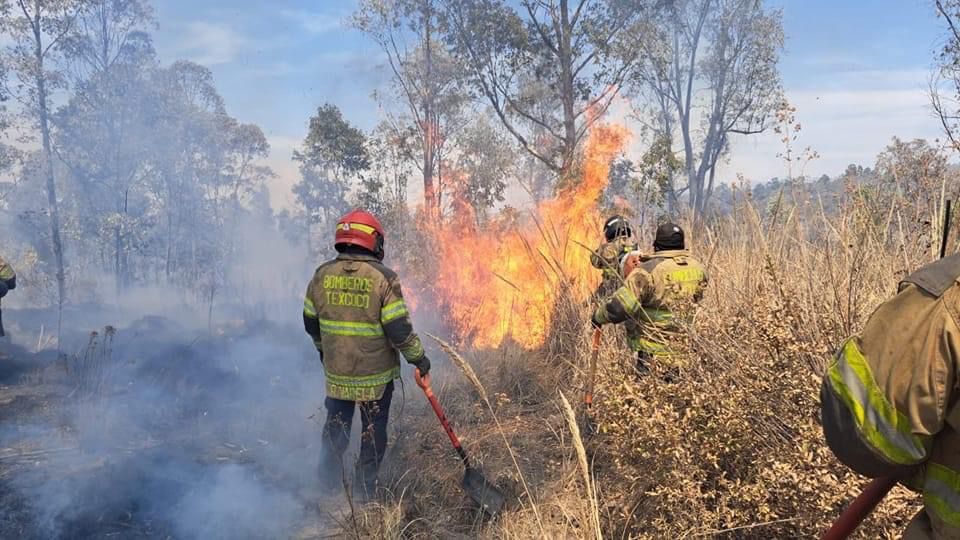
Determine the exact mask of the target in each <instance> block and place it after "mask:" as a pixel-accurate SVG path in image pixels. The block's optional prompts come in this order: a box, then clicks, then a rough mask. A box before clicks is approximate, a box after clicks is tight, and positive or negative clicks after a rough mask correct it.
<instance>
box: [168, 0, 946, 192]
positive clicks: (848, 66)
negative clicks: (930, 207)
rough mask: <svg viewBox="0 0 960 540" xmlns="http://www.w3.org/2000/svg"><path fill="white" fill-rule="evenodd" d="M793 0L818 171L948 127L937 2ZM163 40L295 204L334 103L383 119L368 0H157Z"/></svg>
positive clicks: (746, 155)
mask: <svg viewBox="0 0 960 540" xmlns="http://www.w3.org/2000/svg"><path fill="white" fill-rule="evenodd" d="M767 4H768V5H769V6H771V7H775V8H779V9H782V11H783V23H784V31H785V33H786V36H787V43H786V48H785V50H784V52H783V55H782V57H781V62H780V69H781V74H782V77H783V82H784V88H785V91H786V95H787V98H788V99H789V100H790V102H791V103H792V104H793V105H794V106H796V107H797V112H796V117H797V120H798V121H799V122H800V123H801V126H802V129H801V132H800V134H799V140H798V141H797V143H796V146H797V147H798V148H803V147H807V146H809V147H810V148H811V149H813V150H815V151H816V152H817V153H818V154H819V157H818V158H817V159H815V160H813V161H811V162H809V163H808V164H807V165H806V168H805V169H804V171H803V172H804V173H805V174H807V175H808V176H814V177H816V176H819V175H821V174H829V175H834V174H838V173H840V172H842V171H843V169H844V168H846V165H848V164H850V163H859V164H864V165H872V164H873V162H874V161H875V158H876V155H877V154H878V153H879V152H881V151H882V150H883V148H884V147H885V146H886V145H887V144H889V142H890V140H891V139H892V137H894V136H898V137H900V138H902V139H913V138H929V139H934V138H937V137H941V132H940V128H939V124H938V122H937V120H936V118H935V117H934V116H933V113H932V110H931V108H930V105H929V98H928V97H927V90H926V88H927V83H928V80H929V77H930V73H931V69H932V65H933V60H934V55H935V52H936V50H937V49H938V48H939V46H940V44H941V43H942V40H943V38H944V27H943V22H942V21H940V20H938V19H937V17H936V15H935V12H934V10H933V7H932V6H933V2H932V0H869V1H868V0H843V1H837V0H767ZM154 5H155V8H156V19H157V23H158V28H157V30H156V32H155V40H156V46H157V50H158V52H159V54H160V57H161V59H162V60H163V61H165V62H172V61H173V60H176V59H188V60H193V61H195V62H198V63H201V64H203V65H206V66H207V67H209V68H210V69H211V70H212V71H213V74H214V77H215V79H216V82H217V87H218V89H219V90H220V92H221V94H222V95H223V97H224V99H225V101H226V105H227V110H228V112H229V113H230V114H231V115H232V116H234V117H236V118H238V119H239V120H240V121H242V122H252V123H255V124H257V125H259V126H260V127H261V128H262V129H263V131H264V133H265V134H266V136H267V139H268V141H269V142H270V145H271V155H270V157H269V159H268V164H269V165H270V166H271V167H273V169H274V171H276V172H277V174H278V178H277V179H276V180H274V181H273V182H272V183H271V185H270V188H271V189H270V191H271V200H272V203H273V205H274V206H275V207H285V206H289V205H290V204H291V202H292V199H293V198H292V195H291V194H290V192H289V190H290V186H291V185H292V184H293V183H294V182H295V181H296V179H297V170H296V167H295V165H294V164H293V163H292V162H291V160H290V156H291V153H292V152H293V150H294V149H295V148H296V147H297V146H298V145H299V143H300V141H302V140H303V137H304V136H305V135H306V130H307V121H308V119H309V117H310V116H311V115H312V114H313V113H314V112H315V111H316V109H317V107H318V106H320V105H322V104H323V103H325V102H329V103H333V104H335V105H337V106H338V107H340V109H341V110H342V111H343V113H344V116H345V117H346V118H347V120H349V121H350V122H352V123H354V124H355V125H358V126H359V127H361V128H363V129H366V130H369V129H371V128H373V127H374V126H375V125H376V123H377V122H378V120H379V119H380V118H381V117H382V111H380V109H379V107H378V105H377V102H376V100H375V99H374V98H373V97H372V94H373V92H374V91H375V90H378V89H383V88H385V87H386V85H387V84H388V82H389V75H388V71H389V68H388V67H387V66H385V64H384V62H385V58H384V56H383V54H382V53H381V52H380V51H379V49H378V48H377V46H376V44H375V43H373V42H372V41H371V40H369V39H368V38H366V37H364V36H363V35H362V34H361V33H359V32H357V31H355V30H351V29H349V28H348V27H347V26H346V20H347V18H348V17H349V16H350V14H351V13H352V12H353V10H354V9H355V7H356V0H319V1H317V0H314V1H305V0H272V1H271V2H256V1H251V0H204V1H203V2H199V1H197V0H192V1H189V0H156V1H155V4H154ZM782 149H783V145H782V144H781V143H780V142H779V141H778V138H777V136H776V135H774V134H772V133H765V134H761V135H757V136H750V137H739V138H737V139H735V140H734V142H733V144H732V152H731V153H730V156H729V158H728V159H727V160H726V161H725V162H724V163H723V165H722V167H721V168H720V170H719V173H720V174H719V176H718V178H719V179H721V180H723V181H734V180H735V179H736V177H737V175H738V174H742V175H743V176H744V177H746V178H747V179H749V180H751V181H765V180H767V179H769V178H772V177H775V176H780V177H782V176H785V175H786V168H785V165H784V163H783V161H782V160H781V159H780V158H779V157H777V154H778V153H779V152H781V151H782Z"/></svg>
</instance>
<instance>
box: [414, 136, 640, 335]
mask: <svg viewBox="0 0 960 540" xmlns="http://www.w3.org/2000/svg"><path fill="white" fill-rule="evenodd" d="M627 137H628V132H627V130H626V129H625V128H623V127H619V126H611V125H597V126H595V127H594V128H593V129H592V131H591V133H590V136H589V139H588V141H587V144H586V150H585V155H584V164H583V173H584V178H583V180H582V181H581V182H579V183H578V184H576V185H575V186H573V187H570V188H568V189H565V190H563V191H561V192H560V193H558V194H557V196H556V197H554V198H552V199H549V200H546V201H544V202H542V203H541V204H540V205H539V206H538V207H537V208H536V209H535V210H533V211H532V212H531V215H530V216H529V218H527V217H525V216H524V217H520V216H517V215H516V214H513V215H510V214H501V215H500V216H498V217H497V218H495V219H494V220H493V222H492V223H490V224H489V226H487V227H486V228H485V229H484V230H482V231H480V230H477V227H476V225H475V221H474V216H473V214H472V212H470V210H469V206H468V205H465V204H458V202H457V201H456V200H455V201H454V203H453V204H454V211H453V213H452V214H453V215H452V216H451V217H450V218H448V219H447V220H445V221H444V222H443V223H441V224H439V225H438V226H433V227H427V233H428V234H429V235H430V237H431V239H432V241H433V243H434V245H435V246H436V249H437V250H438V251H439V253H438V254H437V255H438V256H437V261H438V268H437V276H436V282H435V284H434V291H433V292H434V294H435V295H437V296H438V297H439V300H440V301H441V302H442V304H443V310H444V312H445V313H446V314H448V317H449V318H448V319H447V322H448V323H449V324H450V325H451V326H453V328H454V330H455V332H456V333H457V337H458V338H460V339H461V340H463V341H465V342H468V343H470V344H471V345H473V346H474V347H477V348H487V347H497V346H498V345H500V344H501V343H502V342H503V341H504V340H505V339H507V338H508V337H510V338H512V339H513V340H514V341H516V342H517V343H518V344H520V345H521V346H523V347H525V348H528V349H533V348H536V347H538V346H540V345H542V344H543V343H544V341H545V340H546V338H547V334H548V331H549V329H550V324H551V321H552V319H553V316H554V309H555V307H556V305H557V302H558V300H559V299H560V296H561V295H572V298H571V299H572V300H573V301H575V302H582V301H584V300H586V299H587V298H588V297H589V295H590V294H591V292H592V291H593V290H594V289H595V287H596V285H597V283H598V282H599V279H600V275H599V272H598V271H597V270H596V269H595V268H593V267H592V266H591V265H590V251H589V249H592V248H595V247H596V245H595V244H596V242H597V240H598V233H599V227H600V223H601V218H602V216H601V214H600V210H599V208H598V205H597V201H598V199H599V198H600V196H601V194H602V193H603V190H604V188H605V187H606V185H607V175H608V172H609V169H610V162H611V160H612V159H613V158H614V156H615V155H616V154H617V153H618V152H620V150H621V149H622V148H623V147H624V145H625V143H626V140H627ZM453 180H454V181H456V178H454V179H453ZM455 199H456V198H455Z"/></svg>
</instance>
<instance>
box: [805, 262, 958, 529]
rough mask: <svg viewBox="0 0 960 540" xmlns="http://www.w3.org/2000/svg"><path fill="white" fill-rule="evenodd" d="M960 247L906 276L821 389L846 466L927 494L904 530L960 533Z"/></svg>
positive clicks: (824, 412) (845, 346)
mask: <svg viewBox="0 0 960 540" xmlns="http://www.w3.org/2000/svg"><path fill="white" fill-rule="evenodd" d="M958 279H960V255H953V256H951V257H947V258H945V259H941V260H940V261H937V262H935V263H932V264H930V265H928V266H926V267H924V268H921V269H920V270H918V271H917V272H915V273H914V274H911V275H910V276H908V277H907V278H906V279H904V280H903V281H902V282H901V283H900V286H899V288H898V289H899V290H898V293H897V295H896V296H894V297H893V298H890V299H889V300H887V301H886V302H884V303H883V304H881V305H880V307H878V308H877V310H876V311H874V312H873V315H871V316H870V318H869V319H868V320H867V324H866V326H865V328H864V329H863V331H862V332H861V333H860V334H859V335H857V336H853V337H851V338H848V339H847V340H846V341H844V342H843V343H842V344H841V345H840V348H839V351H838V352H837V354H836V357H835V358H834V361H833V362H832V364H831V365H830V366H829V368H828V369H827V372H826V374H825V375H824V378H823V384H822V386H821V390H820V401H821V404H820V408H821V409H820V412H821V416H822V422H823V432H824V436H825V438H826V440H827V444H828V445H829V446H830V449H831V450H832V451H833V453H834V454H835V455H836V456H837V458H838V459H839V460H840V461H841V462H843V463H844V464H845V465H846V466H848V467H850V468H851V469H853V470H854V471H856V472H858V473H860V474H862V475H865V476H868V477H873V478H876V477H893V478H900V479H902V480H903V481H904V483H906V484H907V485H908V487H911V488H913V489H916V490H920V491H922V492H923V502H924V507H923V510H921V511H920V513H919V514H917V515H916V516H915V517H914V518H913V520H912V521H911V522H910V524H909V525H908V526H907V529H906V531H904V536H903V537H904V538H907V539H911V540H912V539H927V538H960V390H958V384H960V378H958V373H957V372H958V361H960V358H958V355H960V282H958Z"/></svg>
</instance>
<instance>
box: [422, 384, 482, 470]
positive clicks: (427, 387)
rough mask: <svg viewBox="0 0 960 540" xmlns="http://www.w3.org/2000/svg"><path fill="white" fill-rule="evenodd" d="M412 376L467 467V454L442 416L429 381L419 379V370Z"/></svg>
mask: <svg viewBox="0 0 960 540" xmlns="http://www.w3.org/2000/svg"><path fill="white" fill-rule="evenodd" d="M413 376H414V378H415V379H416V380H417V386H419V387H420V389H421V390H423V393H424V395H426V396H427V400H428V401H430V406H431V407H432V408H433V412H434V413H436V415H437V419H439V420H440V424H441V425H442V426H443V430H444V431H446V432H447V437H450V442H451V443H452V444H453V448H454V449H455V450H456V451H457V454H460V459H462V460H463V463H464V464H465V465H467V466H469V463H470V462H469V461H468V460H467V452H466V451H465V450H464V449H463V446H461V445H460V439H458V438H457V434H456V433H454V432H453V427H451V426H450V421H449V420H447V415H445V414H443V407H441V406H440V401H438V400H437V396H436V395H434V393H433V388H431V387H430V383H429V381H428V380H426V379H421V378H420V370H419V369H418V370H416V371H414V372H413Z"/></svg>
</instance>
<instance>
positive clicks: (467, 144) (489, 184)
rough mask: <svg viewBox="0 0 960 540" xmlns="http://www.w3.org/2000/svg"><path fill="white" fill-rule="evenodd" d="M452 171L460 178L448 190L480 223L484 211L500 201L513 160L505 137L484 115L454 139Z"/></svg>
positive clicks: (484, 214)
mask: <svg viewBox="0 0 960 540" xmlns="http://www.w3.org/2000/svg"><path fill="white" fill-rule="evenodd" d="M457 143H458V144H457V149H458V152H459V153H458V155H457V158H456V163H455V166H454V168H455V169H456V171H457V173H458V174H459V175H460V176H461V178H460V182H458V183H457V184H456V185H455V186H453V187H452V189H453V191H454V192H455V194H456V195H455V196H456V197H457V198H460V199H462V200H464V201H465V202H467V203H469V205H470V207H471V208H472V209H473V213H474V215H475V216H476V220H477V224H478V225H480V224H482V223H483V222H484V221H485V220H486V217H487V211H488V210H489V209H490V208H492V207H493V206H494V205H495V204H497V203H499V202H503V191H504V189H506V187H507V179H508V178H511V177H513V176H514V175H515V173H516V169H517V159H516V155H515V154H514V150H513V147H512V145H511V144H510V140H509V139H507V135H505V134H504V133H503V132H501V131H500V130H499V129H497V126H496V125H495V124H494V123H492V122H491V121H490V119H489V118H488V117H487V116H486V115H480V116H478V117H477V119H476V120H474V122H473V123H472V124H471V125H470V126H469V127H468V128H467V129H465V130H463V132H462V133H460V134H459V136H458V138H457Z"/></svg>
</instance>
